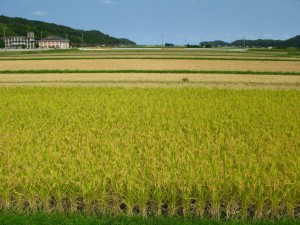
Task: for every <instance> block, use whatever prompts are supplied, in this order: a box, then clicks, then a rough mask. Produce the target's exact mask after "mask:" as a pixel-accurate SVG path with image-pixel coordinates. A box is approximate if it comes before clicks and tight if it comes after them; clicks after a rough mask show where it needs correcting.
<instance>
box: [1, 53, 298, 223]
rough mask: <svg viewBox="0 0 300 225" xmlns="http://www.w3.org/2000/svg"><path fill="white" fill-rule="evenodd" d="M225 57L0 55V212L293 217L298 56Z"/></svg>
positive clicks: (86, 54) (257, 218) (214, 54)
mask: <svg viewBox="0 0 300 225" xmlns="http://www.w3.org/2000/svg"><path fill="white" fill-rule="evenodd" d="M43 54H45V53H43ZM55 54H57V53H55ZM55 54H50V53H49V55H45V57H48V56H50V57H51V56H54V55H55ZM69 54H71V53H69ZM72 54H75V53H72ZM76 54H78V53H76ZM80 54H81V57H82V56H83V57H84V56H89V57H90V54H93V55H95V57H96V56H97V57H98V56H99V57H102V55H101V54H109V53H108V52H104V53H101V52H100V53H98V52H97V53H96V52H89V53H80ZM114 54H116V53H114ZM120 54H121V53H120ZM134 54H138V55H142V54H143V53H140V52H138V53H137V52H136V53H134ZM156 54H157V53H156ZM165 54H168V55H172V52H171V51H169V52H167V53H165ZM176 54H177V53H176V52H175V53H174V57H177V55H176ZM184 54H185V55H186V56H188V53H187V52H184ZM201 54H202V56H201V57H203V54H204V53H197V52H196V53H194V52H193V53H191V55H192V56H195V55H197V56H199V55H201ZM206 54H209V56H213V57H215V56H218V57H219V56H220V54H225V53H220V52H219V53H218V52H217V53H213V52H206ZM226 54H227V53H226ZM231 54H232V55H235V57H236V56H237V55H238V56H239V57H243V60H240V61H239V60H233V61H229V60H202V59H201V60H190V59H189V60H183V59H176V60H175V59H174V60H173V59H172V60H169V59H164V60H158V59H101V60H98V59H93V60H88V59H72V60H68V59H64V60H24V61H22V60H9V57H12V56H11V55H10V56H9V55H8V56H1V59H5V60H1V59H0V86H1V87H0V137H1V138H0V183H1V185H0V211H2V212H3V211H7V210H16V211H18V212H22V213H32V212H39V211H42V212H45V213H53V212H55V213H59V214H68V213H83V214H89V215H113V216H118V215H124V214H125V215H129V216H133V215H140V216H142V217H149V216H161V215H166V216H169V217H172V216H178V215H179V216H184V217H186V216H190V215H191V216H195V217H196V218H216V219H220V218H221V219H234V218H237V219H249V218H251V219H255V220H260V219H283V218H288V219H291V218H296V219H297V218H298V219H299V218H300V172H299V171H300V170H299V168H300V151H299V150H300V120H299V112H300V92H299V84H300V80H299V79H300V76H299V75H298V73H299V72H300V64H299V62H296V61H295V62H294V61H293V62H291V61H259V60H258V61H255V60H249V61H247V60H246V59H245V58H246V57H251V58H254V59H255V57H258V55H262V56H263V57H274V58H276V57H283V56H282V54H283V53H282V52H281V53H280V54H279V53H276V54H278V56H276V54H275V53H274V52H272V54H273V55H271V53H269V52H262V53H261V52H254V53H253V52H252V53H251V52H249V53H231ZM242 54H244V55H242ZM251 54H254V55H251ZM264 54H265V55H264ZM274 54H275V56H274ZM13 57H16V58H17V57H20V56H18V55H15V56H13ZM22 57H23V56H22ZM30 57H31V56H30ZM64 57H68V54H66V55H64ZM205 57H206V56H205ZM228 57H230V54H228ZM285 57H287V56H285ZM291 57H297V55H296V56H295V55H293V56H291ZM287 58H288V57H287ZM47 70H53V71H55V72H53V73H49V71H48V72H47ZM106 70H109V71H110V73H106V72H105V71H106ZM124 70H128V71H127V72H126V73H125V72H124ZM147 70H148V72H147ZM206 70H208V72H205V71H206ZM30 71H32V73H31V72H30ZM68 71H71V72H72V73H71V72H70V73H68ZM76 71H77V72H76ZM80 71H82V73H80ZM89 71H94V72H93V73H92V72H91V73H89ZM97 71H98V72H97ZM101 71H102V72H101ZM143 71H144V72H143ZM170 71H171V72H170ZM176 71H177V72H176ZM185 71H187V72H185ZM197 71H198V72H197ZM209 71H210V72H209ZM247 71H250V72H251V71H252V72H253V73H254V74H251V73H250V72H249V74H247ZM189 72H190V73H189ZM230 72H231V73H230ZM217 73H219V74H217ZM278 73H279V74H278ZM28 85H30V87H26V86H28ZM41 85H42V86H43V87H38V86H41ZM67 86H73V87H67ZM74 86H76V87H74ZM77 86H78V87H77ZM95 86H97V87H95ZM99 86H105V87H99ZM113 86H118V87H113ZM148 87H149V88H148ZM165 87H168V88H165ZM248 89H250V90H248ZM270 89H272V90H270ZM282 89H284V90H282Z"/></svg>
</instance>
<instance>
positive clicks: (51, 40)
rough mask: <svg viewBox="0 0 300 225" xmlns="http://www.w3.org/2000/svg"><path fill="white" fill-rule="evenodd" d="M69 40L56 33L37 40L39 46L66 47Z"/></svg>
mask: <svg viewBox="0 0 300 225" xmlns="http://www.w3.org/2000/svg"><path fill="white" fill-rule="evenodd" d="M69 42H70V41H69V39H66V38H63V37H60V36H57V35H49V36H47V37H45V38H43V39H41V40H39V48H46V49H48V48H56V49H68V48H69V47H70V46H69Z"/></svg>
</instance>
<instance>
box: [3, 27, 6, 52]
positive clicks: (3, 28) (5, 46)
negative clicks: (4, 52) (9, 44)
mask: <svg viewBox="0 0 300 225" xmlns="http://www.w3.org/2000/svg"><path fill="white" fill-rule="evenodd" d="M5 29H6V27H3V37H4V48H5V49H6V38H5V37H6V36H5Z"/></svg>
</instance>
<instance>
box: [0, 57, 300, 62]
mask: <svg viewBox="0 0 300 225" xmlns="http://www.w3.org/2000/svg"><path fill="white" fill-rule="evenodd" d="M80 59H89V60H105V59H118V60H124V59H126V60H127V59H128V60H130V59H131V60H134V59H150V60H151V59H152V60H156V59H160V60H179V59H180V60H225V61H264V62H268V61H278V62H300V59H289V58H285V59H282V58H281V59H276V58H255V57H254V58H248V57H247V58H220V57H190V56H189V57H182V56H181V57H179V56H173V57H167V56H164V57H157V56H155V57H146V56H135V57H121V56H116V57H113V56H111V57H107V56H105V57H97V56H94V57H75V58H72V57H70V56H68V57H35V58H29V57H28V58H12V57H9V58H0V61H20V60H21V61H33V60H35V61H41V60H80Z"/></svg>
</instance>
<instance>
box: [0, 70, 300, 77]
mask: <svg viewBox="0 0 300 225" xmlns="http://www.w3.org/2000/svg"><path fill="white" fill-rule="evenodd" d="M51 73H53V74H57V73H61V74H63V73H81V74H83V73H90V74H91V73H148V74H151V73H152V74H153V73H161V74H172V73H173V74H245V75H293V76H299V75H300V72H274V71H239V70H1V71H0V74H51Z"/></svg>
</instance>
